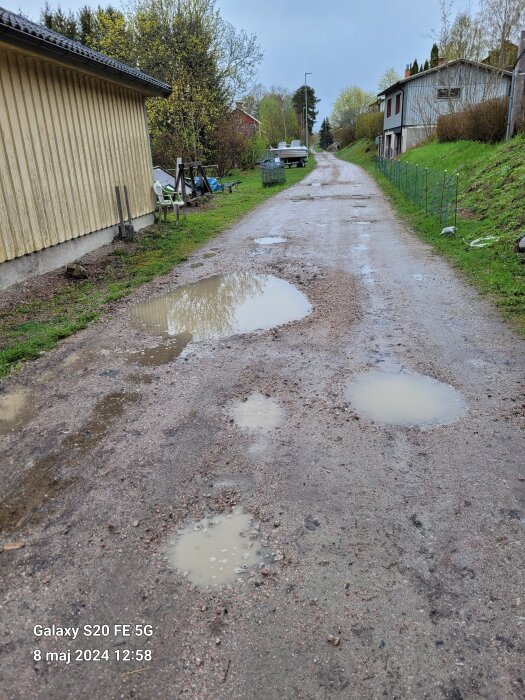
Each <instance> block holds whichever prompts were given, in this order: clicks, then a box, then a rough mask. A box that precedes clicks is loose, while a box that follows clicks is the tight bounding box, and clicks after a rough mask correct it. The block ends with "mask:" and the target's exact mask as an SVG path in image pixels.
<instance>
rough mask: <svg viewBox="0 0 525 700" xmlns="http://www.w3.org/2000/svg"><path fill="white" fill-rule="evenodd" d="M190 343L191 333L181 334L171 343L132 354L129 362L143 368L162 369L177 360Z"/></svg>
mask: <svg viewBox="0 0 525 700" xmlns="http://www.w3.org/2000/svg"><path fill="white" fill-rule="evenodd" d="M190 341H191V334H190V333H180V334H179V335H178V336H177V337H176V338H175V339H174V340H173V341H172V342H170V343H161V344H160V345H155V347H153V348H145V349H144V350H136V351H134V352H130V353H128V355H127V359H128V362H131V363H132V364H135V365H140V366H141V367H160V366H161V365H167V364H168V363H169V362H173V360H176V359H177V357H179V355H180V354H181V352H182V351H183V350H184V348H185V347H186V345H188V343H189V342H190Z"/></svg>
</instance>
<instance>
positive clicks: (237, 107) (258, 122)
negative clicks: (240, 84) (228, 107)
mask: <svg viewBox="0 0 525 700" xmlns="http://www.w3.org/2000/svg"><path fill="white" fill-rule="evenodd" d="M235 110H236V111H237V112H242V113H243V114H246V116H247V117H250V119H253V121H254V122H257V124H260V123H261V122H260V121H259V120H258V119H257V117H254V116H253V114H250V113H249V112H247V111H246V110H245V109H243V108H242V107H239V105H237V106H236V107H235Z"/></svg>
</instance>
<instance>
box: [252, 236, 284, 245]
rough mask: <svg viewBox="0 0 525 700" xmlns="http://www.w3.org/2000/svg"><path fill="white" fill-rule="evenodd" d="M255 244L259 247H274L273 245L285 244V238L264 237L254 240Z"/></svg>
mask: <svg viewBox="0 0 525 700" xmlns="http://www.w3.org/2000/svg"><path fill="white" fill-rule="evenodd" d="M255 242H256V243H258V244H259V245H274V244H275V243H286V238H283V237H282V236H266V237H263V238H256V239H255Z"/></svg>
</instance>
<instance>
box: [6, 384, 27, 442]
mask: <svg viewBox="0 0 525 700" xmlns="http://www.w3.org/2000/svg"><path fill="white" fill-rule="evenodd" d="M29 398H30V392H29V391H28V390H27V389H19V390H18V391H13V392H11V393H10V394H0V435H5V434H6V433H8V432H9V431H10V430H13V429H14V428H19V427H20V426H22V425H24V424H25V423H27V422H28V420H29V419H30V418H31V416H32V415H33V413H34V410H33V405H32V403H31V402H30V401H29Z"/></svg>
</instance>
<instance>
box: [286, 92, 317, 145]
mask: <svg viewBox="0 0 525 700" xmlns="http://www.w3.org/2000/svg"><path fill="white" fill-rule="evenodd" d="M304 93H305V89H304V85H302V86H301V87H299V88H297V90H296V91H295V92H294V94H293V96H292V104H293V107H294V109H295V113H296V114H297V120H298V122H299V124H302V125H303V129H304V109H305V106H306V105H305V94H304ZM306 94H307V97H308V133H309V134H311V133H312V129H313V126H314V124H315V120H316V118H317V115H318V114H319V110H317V109H316V108H315V107H316V105H317V104H318V102H320V100H319V98H318V97H316V96H315V90H314V89H313V87H310V85H307V86H306Z"/></svg>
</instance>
